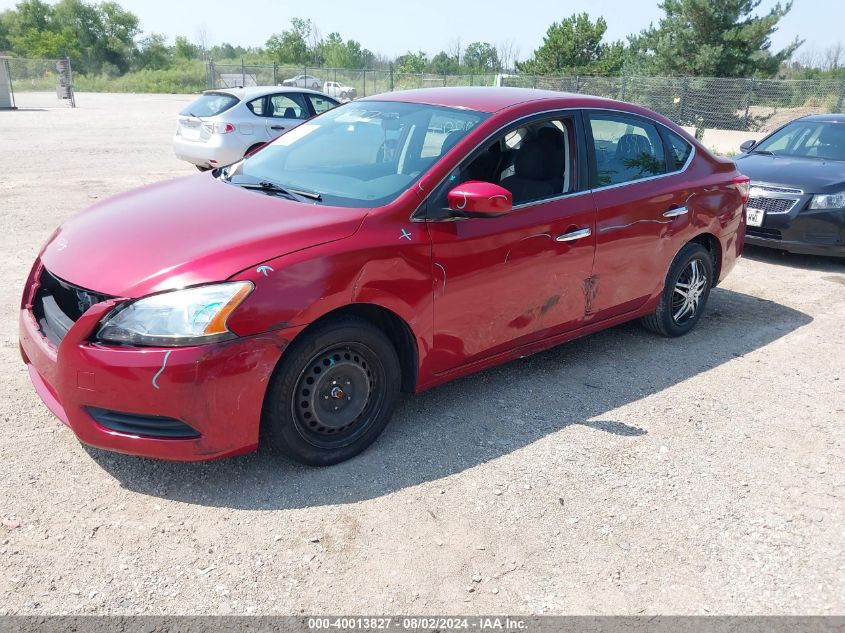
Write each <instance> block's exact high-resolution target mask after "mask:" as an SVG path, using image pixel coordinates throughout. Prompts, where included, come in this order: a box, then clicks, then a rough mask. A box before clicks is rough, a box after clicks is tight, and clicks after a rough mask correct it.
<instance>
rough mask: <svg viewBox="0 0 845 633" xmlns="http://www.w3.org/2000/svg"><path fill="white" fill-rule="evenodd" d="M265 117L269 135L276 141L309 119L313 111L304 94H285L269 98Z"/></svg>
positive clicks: (273, 95)
mask: <svg viewBox="0 0 845 633" xmlns="http://www.w3.org/2000/svg"><path fill="white" fill-rule="evenodd" d="M264 116H265V121H266V125H267V134H268V136H269V137H270V138H271V139H274V138H276V137H277V136H279V135H281V134H283V133H284V132H285V131H287V130H290V129H291V128H295V127H296V126H297V125H299V124H300V123H302V122H303V121H304V120H305V119H307V118H309V117H310V116H311V111H310V110H309V108H308V104H307V102H306V100H305V95H304V94H303V93H301V92H284V93H279V94H272V95H269V96H268V97H267V110H266V112H265V114H264Z"/></svg>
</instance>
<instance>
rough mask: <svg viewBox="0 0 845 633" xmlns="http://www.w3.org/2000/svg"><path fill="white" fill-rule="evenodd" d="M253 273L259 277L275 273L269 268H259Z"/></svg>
mask: <svg viewBox="0 0 845 633" xmlns="http://www.w3.org/2000/svg"><path fill="white" fill-rule="evenodd" d="M255 272H257V273H258V274H259V275H264V276H265V277H266V276H267V274H268V273H272V272H275V271H274V270H273V269H272V268H271V267H270V266H259V267H258V268H256V269H255Z"/></svg>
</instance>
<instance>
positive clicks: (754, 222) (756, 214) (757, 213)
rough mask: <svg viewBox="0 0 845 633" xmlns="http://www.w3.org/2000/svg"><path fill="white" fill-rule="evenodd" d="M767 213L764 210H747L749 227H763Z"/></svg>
mask: <svg viewBox="0 0 845 633" xmlns="http://www.w3.org/2000/svg"><path fill="white" fill-rule="evenodd" d="M765 215H766V212H765V211H763V209H752V208H750V207H749V208H747V209H746V218H747V219H748V226H763V217H764V216H765Z"/></svg>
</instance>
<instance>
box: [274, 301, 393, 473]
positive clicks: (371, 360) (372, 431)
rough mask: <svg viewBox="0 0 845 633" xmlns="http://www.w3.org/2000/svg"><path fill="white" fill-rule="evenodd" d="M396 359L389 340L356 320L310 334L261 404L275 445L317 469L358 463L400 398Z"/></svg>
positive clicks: (291, 352) (294, 348)
mask: <svg viewBox="0 0 845 633" xmlns="http://www.w3.org/2000/svg"><path fill="white" fill-rule="evenodd" d="M400 379H401V374H400V367H399V358H398V356H397V354H396V350H395V349H394V348H393V344H392V343H391V342H390V339H388V338H387V336H386V335H385V334H384V332H382V331H381V330H379V329H378V328H376V327H375V326H374V325H372V324H371V323H369V322H368V321H365V320H363V319H359V318H357V317H341V318H338V319H335V320H332V321H329V322H326V323H324V324H322V325H318V326H317V327H316V328H315V329H314V330H311V331H308V332H305V333H304V334H303V335H302V337H301V338H299V339H297V340H296V341H294V343H293V344H292V345H291V347H290V348H288V350H286V351H285V354H284V355H283V356H282V359H281V361H280V362H279V365H278V367H277V368H276V371H275V372H274V375H273V378H272V380H271V382H270V386H269V387H268V390H267V395H266V397H265V401H264V410H263V415H262V418H263V419H262V428H263V431H264V433H265V436H266V438H267V439H268V440H269V442H270V443H271V445H272V446H273V447H274V448H276V449H277V450H279V451H280V452H282V453H284V454H285V455H287V456H288V457H290V458H292V459H294V460H296V461H298V462H302V463H304V464H309V465H312V466H328V465H331V464H337V463H339V462H342V461H345V460H347V459H349V458H351V457H354V456H355V455H357V454H358V453H360V452H361V451H363V450H364V449H365V448H367V447H368V446H369V445H370V444H372V443H373V442H374V441H375V439H376V438H377V437H378V436H379V435H380V434H381V432H382V431H383V430H384V428H385V426H387V423H388V422H389V421H390V417H391V415H392V414H393V408H394V407H395V405H396V400H397V398H398V395H399V385H400Z"/></svg>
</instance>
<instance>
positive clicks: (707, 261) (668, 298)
mask: <svg viewBox="0 0 845 633" xmlns="http://www.w3.org/2000/svg"><path fill="white" fill-rule="evenodd" d="M694 259H698V260H699V261H700V262H701V263H702V265H703V266H704V271H705V274H706V275H707V286H706V288H705V289H704V292H703V293H702V295H701V297H700V302H699V307H698V311H697V312H696V313H695V316H693V318H691V319H689V320H687V321H685V322H684V323H682V324H678V323H676V322H675V320H674V319H673V318H672V295H673V294H674V292H675V284H676V283H677V282H678V278H679V277H680V276H681V274H682V273H683V272H684V269H686V267H687V266H689V264H690V262H691V261H692V260H694ZM712 287H713V260H712V258H711V257H710V252H709V251H708V250H707V249H706V248H704V247H703V246H702V245H701V244H695V243H692V244H687V245H686V246H684V247H683V248H682V249H681V250H680V252H679V253H678V254H677V256H676V257H675V260H674V261H673V262H672V266H671V267H670V268H669V274H668V275H667V276H666V286H665V288H664V289H663V295H662V297H661V299H660V303H661V305H660V310H659V313H660V314H659V317H660V319H661V321H662V322H663V323H662V325H663V327H664V328H665V330H666V333H667V334H668V335H669V336H683V335H684V334H686V333H688V332H689V331H690V330H692V329H693V328H694V327H695V326H696V324H697V323H698V321H699V319H701V315H702V314H704V310H705V308H706V307H707V300H708V299H709V298H710V289H711V288H712Z"/></svg>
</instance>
